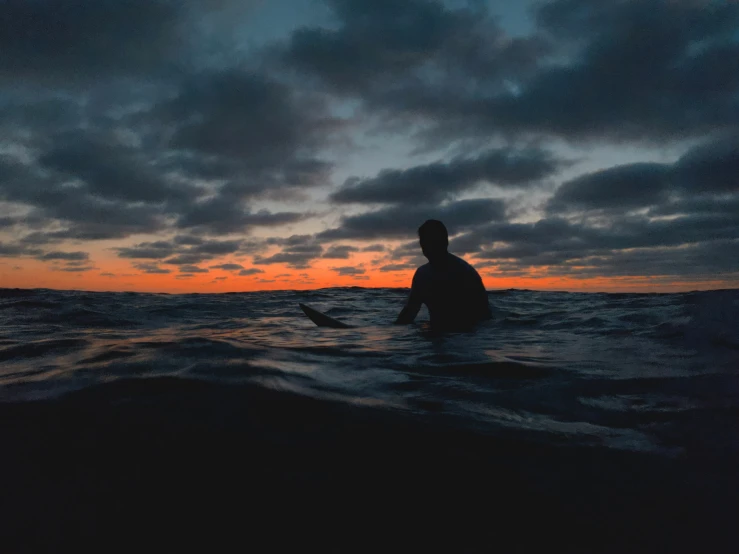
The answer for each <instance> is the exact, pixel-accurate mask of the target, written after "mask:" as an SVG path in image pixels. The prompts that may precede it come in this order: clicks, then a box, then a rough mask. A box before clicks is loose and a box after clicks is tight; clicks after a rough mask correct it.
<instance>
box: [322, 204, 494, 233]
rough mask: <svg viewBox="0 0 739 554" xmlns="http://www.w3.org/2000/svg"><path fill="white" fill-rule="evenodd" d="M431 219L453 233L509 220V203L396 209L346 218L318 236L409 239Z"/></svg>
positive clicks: (399, 207)
mask: <svg viewBox="0 0 739 554" xmlns="http://www.w3.org/2000/svg"><path fill="white" fill-rule="evenodd" d="M427 219H440V220H441V221H443V222H444V223H445V225H446V226H447V229H448V230H449V232H450V234H454V233H456V232H459V231H462V230H464V229H467V228H470V227H474V226H477V225H481V224H483V223H488V222H490V221H500V220H503V219H505V203H504V202H503V201H502V200H498V199H476V200H460V201H458V202H452V203H450V204H447V205H444V206H438V207H427V206H412V207H407V206H392V207H389V208H384V209H381V210H377V211H373V212H367V213H363V214H360V215H356V216H349V217H344V218H343V219H342V220H341V224H340V226H339V227H337V228H335V229H328V230H326V231H323V232H321V233H319V234H318V235H317V237H318V238H319V239H320V240H334V239H360V240H371V239H377V238H381V237H382V238H408V237H412V236H415V235H416V231H417V229H418V227H419V226H420V225H421V224H422V223H423V222H424V221H425V220H427Z"/></svg>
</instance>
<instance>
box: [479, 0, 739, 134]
mask: <svg viewBox="0 0 739 554" xmlns="http://www.w3.org/2000/svg"><path fill="white" fill-rule="evenodd" d="M538 23H539V29H540V31H541V32H542V33H545V34H547V35H549V36H551V37H552V39H553V40H554V41H556V42H557V43H558V44H559V45H561V46H562V47H563V49H566V48H571V49H572V48H574V49H575V50H577V51H578V53H577V55H576V56H575V57H574V58H573V60H574V61H572V62H571V63H569V64H567V65H558V66H553V67H551V68H548V69H543V70H542V71H540V72H539V73H538V74H536V75H535V76H534V77H533V78H532V79H530V80H528V81H526V82H522V83H521V86H520V91H519V92H517V93H509V94H506V95H498V96H494V97H490V98H488V99H481V100H480V101H479V103H478V104H477V105H476V107H475V109H476V110H477V111H478V112H479V114H480V115H482V116H483V118H482V119H481V120H480V121H481V122H483V123H484V124H485V125H490V126H491V128H492V127H493V126H496V127H498V128H499V129H512V130H513V129H516V130H518V131H535V132H545V133H554V134H557V135H560V136H564V137H567V138H578V139H580V138H586V137H607V138H612V139H651V140H662V139H680V138H683V137H686V136H692V135H699V134H702V133H705V132H711V131H715V130H717V129H726V128H730V127H732V126H735V125H736V124H737V123H739V106H737V102H736V93H737V91H738V90H739V78H738V77H737V75H739V43H737V42H736V40H735V36H734V33H735V31H736V28H737V27H738V26H739V4H736V3H733V2H682V1H675V2H665V1H662V0H628V1H623V2H589V1H586V0H574V1H573V0H560V1H555V2H550V3H547V4H543V5H542V7H541V9H540V11H539V14H538Z"/></svg>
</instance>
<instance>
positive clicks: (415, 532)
mask: <svg viewBox="0 0 739 554" xmlns="http://www.w3.org/2000/svg"><path fill="white" fill-rule="evenodd" d="M406 294H407V291H406V290H403V289H361V288H337V289H324V290H317V291H305V292H301V291H282V292H255V293H239V294H186V295H165V294H139V293H91V292H75V291H52V290H10V289H0V441H1V445H2V446H0V448H2V449H3V451H4V452H3V453H2V454H0V471H2V474H1V475H0V476H1V477H2V479H3V481H4V484H5V486H4V494H0V509H1V510H2V513H1V514H0V515H2V523H1V524H0V525H2V533H1V534H0V540H2V542H3V544H6V545H9V547H10V549H9V550H8V551H13V552H15V551H22V550H28V551H42V550H43V551H45V550H52V551H58V550H59V549H61V548H67V547H69V548H74V547H77V546H79V545H88V546H89V545H91V544H93V543H94V542H95V541H103V542H101V544H108V546H111V545H112V544H113V543H111V542H110V540H111V537H113V536H115V537H118V538H119V539H121V540H124V539H126V538H128V539H131V537H136V536H138V535H139V534H141V536H142V537H143V536H144V535H146V536H147V537H148V536H155V537H159V538H160V539H163V540H165V542H166V543H167V544H169V545H170V547H173V548H174V547H176V546H177V545H180V544H181V545H189V544H190V542H189V541H190V539H189V538H188V537H189V536H190V535H188V532H192V531H193V529H200V530H201V531H203V532H202V533H201V538H202V536H205V537H207V539H206V544H210V545H212V541H214V540H215V539H216V537H223V536H231V535H233V536H238V537H247V538H246V539H244V540H245V541H246V542H245V544H247V545H251V546H252V547H256V544H257V543H256V542H252V541H256V540H257V539H256V538H252V539H250V538H248V537H256V536H257V535H259V536H260V537H261V538H260V539H259V540H267V541H268V542H267V543H266V544H268V545H272V547H274V548H278V547H279V546H284V547H285V548H287V547H288V546H289V545H295V544H303V545H305V544H311V545H317V546H320V547H322V548H323V549H326V550H336V551H357V550H362V549H364V548H367V549H371V550H373V551H376V550H377V549H378V548H380V549H384V550H394V549H396V548H397V549H399V550H400V549H403V550H407V549H408V548H410V549H411V550H412V551H415V550H416V549H421V548H423V549H428V548H433V547H439V548H442V545H444V546H443V549H444V550H447V551H448V550H452V551H491V550H494V549H496V547H503V546H504V545H507V546H506V549H510V548H511V545H514V546H515V547H516V548H521V549H523V550H530V549H533V548H534V544H535V543H536V541H538V540H539V539H542V533H545V535H543V536H545V537H547V540H548V541H551V544H550V545H559V546H563V547H567V548H569V549H570V550H582V551H589V552H596V551H624V549H627V550H631V551H634V550H644V551H655V550H658V549H661V548H670V549H671V550H672V551H675V550H681V549H685V550H693V549H701V550H704V549H706V548H708V549H709V551H720V550H723V549H727V551H730V550H732V549H733V548H732V544H733V547H736V540H735V539H734V538H732V537H735V536H736V535H735V533H734V531H733V529H734V526H735V524H736V521H739V519H737V516H739V511H738V510H737V506H738V502H739V486H738V485H739V464H738V463H737V462H739V291H737V290H724V291H710V292H690V293H680V294H605V293H604V294H579V293H565V292H535V291H523V290H506V291H492V292H490V293H489V298H490V304H491V307H492V309H493V313H494V317H493V319H492V320H491V321H489V322H485V323H484V324H481V325H480V326H479V327H478V328H477V329H476V330H475V331H474V332H464V333H438V332H435V331H434V330H433V329H431V328H430V327H429V326H428V325H427V324H426V323H425V322H424V320H425V319H426V318H427V316H426V314H425V312H424V311H422V312H421V314H420V315H419V318H418V319H417V323H416V324H414V325H410V326H394V325H391V324H390V323H391V322H392V321H393V319H394V318H395V317H396V316H397V313H398V311H399V310H400V308H401V307H402V304H403V301H404V299H405V296H406ZM299 302H302V303H306V304H308V305H310V306H311V307H313V308H316V309H318V310H320V311H323V312H324V313H327V314H328V315H330V316H332V317H335V318H338V319H341V320H342V321H345V322H347V323H350V324H353V325H355V327H354V328H351V329H326V328H318V327H316V326H315V325H314V324H313V323H312V322H310V321H309V320H308V319H307V318H306V317H305V316H304V315H303V314H302V312H301V311H300V309H299V308H298V303H299ZM391 514H393V515H391ZM383 518H384V519H383ZM411 522H413V523H411ZM298 526H299V527H300V529H301V531H300V532H298V531H297V530H296V529H297V528H298ZM267 528H270V529H272V528H274V529H276V531H270V532H267V531H266V529H267ZM391 529H392V532H391ZM206 530H207V531H206ZM442 530H443V532H442ZM532 530H536V532H533V531H532ZM265 537H266V539H265ZM392 537H395V538H394V539H393V538H392ZM131 540H133V539H131ZM402 540H406V541H409V542H408V543H407V544H409V545H410V546H404V547H402V548H401V546H400V545H401V544H406V543H403V542H402ZM732 540H733V543H732V542H731V541H732ZM347 541H349V542H347ZM388 541H390V542H388ZM445 541H446V542H445ZM116 544H118V543H116ZM147 544H149V543H147Z"/></svg>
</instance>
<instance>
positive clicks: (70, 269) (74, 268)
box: [54, 265, 98, 273]
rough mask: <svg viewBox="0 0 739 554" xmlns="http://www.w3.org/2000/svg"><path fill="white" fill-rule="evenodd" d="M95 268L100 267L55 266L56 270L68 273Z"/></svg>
mask: <svg viewBox="0 0 739 554" xmlns="http://www.w3.org/2000/svg"><path fill="white" fill-rule="evenodd" d="M93 269H98V268H97V267H93V266H91V265H90V266H64V267H58V268H54V270H55V271H65V272H67V273H83V272H85V271H92V270H93Z"/></svg>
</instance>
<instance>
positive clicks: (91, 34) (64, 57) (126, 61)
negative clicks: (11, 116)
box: [0, 0, 182, 80]
mask: <svg viewBox="0 0 739 554" xmlns="http://www.w3.org/2000/svg"><path fill="white" fill-rule="evenodd" d="M181 5H182V3H178V2H173V1H168V0H127V1H125V2H122V1H119V0H95V1H89V0H4V1H3V2H2V3H0V50H2V52H3V56H2V57H1V58H0V74H5V75H12V76H13V77H14V78H17V77H18V76H21V77H29V76H30V77H38V78H41V77H49V76H58V77H59V78H61V79H65V80H69V79H74V78H79V77H83V76H84V77H91V76H96V77H99V76H100V74H106V73H107V74H109V73H111V72H140V71H141V70H142V69H143V68H153V67H161V64H162V63H163V62H164V61H166V60H169V59H173V58H174V57H175V56H176V55H177V53H178V52H177V50H178V49H180V48H181V47H182V41H181V39H180V36H179V32H180V30H181V27H180V25H179V23H180V16H181V13H180V11H179V10H180V9H181Z"/></svg>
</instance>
